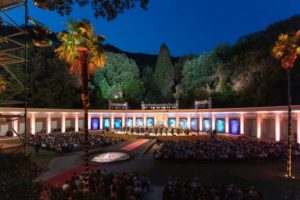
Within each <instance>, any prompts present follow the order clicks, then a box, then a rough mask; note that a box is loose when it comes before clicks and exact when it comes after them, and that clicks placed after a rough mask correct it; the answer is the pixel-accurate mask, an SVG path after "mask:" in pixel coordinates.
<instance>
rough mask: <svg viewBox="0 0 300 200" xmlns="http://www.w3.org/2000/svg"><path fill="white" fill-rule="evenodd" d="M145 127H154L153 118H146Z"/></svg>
mask: <svg viewBox="0 0 300 200" xmlns="http://www.w3.org/2000/svg"><path fill="white" fill-rule="evenodd" d="M147 126H154V118H153V117H148V118H147Z"/></svg>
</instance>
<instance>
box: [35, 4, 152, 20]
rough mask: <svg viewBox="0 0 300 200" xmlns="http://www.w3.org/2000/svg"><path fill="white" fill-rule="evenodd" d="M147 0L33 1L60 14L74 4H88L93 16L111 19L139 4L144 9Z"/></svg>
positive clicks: (67, 11) (69, 9)
mask: <svg viewBox="0 0 300 200" xmlns="http://www.w3.org/2000/svg"><path fill="white" fill-rule="evenodd" d="M148 2H149V0H117V1H113V0H65V1H62V0H34V3H35V4H36V5H37V6H38V7H41V8H45V9H50V10H56V11H57V12H58V13H59V14H61V15H69V14H70V13H71V12H72V10H73V6H74V5H78V6H80V7H83V6H86V5H90V6H91V7H92V9H93V10H94V15H95V17H103V18H105V19H107V20H112V19H114V18H116V17H117V16H118V14H122V13H124V12H125V11H126V10H128V9H131V8H134V7H135V6H136V5H139V6H140V7H141V8H143V9H146V7H147V4H148Z"/></svg>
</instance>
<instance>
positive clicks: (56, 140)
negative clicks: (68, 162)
mask: <svg viewBox="0 0 300 200" xmlns="http://www.w3.org/2000/svg"><path fill="white" fill-rule="evenodd" d="M88 137H89V143H90V146H91V147H94V146H97V147H103V146H107V145H111V144H116V143H118V142H120V141H121V140H122V139H121V138H113V137H105V136H102V135H91V134H90V135H89V136H88ZM28 142H29V144H31V145H34V146H35V147H36V151H38V150H37V149H38V148H39V147H41V148H44V149H47V150H54V151H56V152H57V153H59V154H63V153H69V152H73V151H79V150H82V149H83V145H84V134H83V133H81V132H65V133H61V132H60V133H59V132H54V133H50V134H46V133H37V134H35V135H30V136H29V138H28ZM37 153H38V152H37Z"/></svg>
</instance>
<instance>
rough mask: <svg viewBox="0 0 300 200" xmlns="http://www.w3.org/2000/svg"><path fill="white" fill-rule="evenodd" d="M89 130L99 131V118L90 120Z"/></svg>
mask: <svg viewBox="0 0 300 200" xmlns="http://www.w3.org/2000/svg"><path fill="white" fill-rule="evenodd" d="M91 129H92V130H99V129H100V120H99V118H92V119H91Z"/></svg>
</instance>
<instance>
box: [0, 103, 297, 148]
mask: <svg viewBox="0 0 300 200" xmlns="http://www.w3.org/2000/svg"><path fill="white" fill-rule="evenodd" d="M23 113H24V109H22V108H0V114H2V115H8V114H14V115H15V114H20V115H22V114H23ZM0 118H1V116H0ZM287 118H288V117H287V107H286V106H275V107H251V108H222V109H174V110H89V117H88V127H89V129H90V130H95V131H97V130H100V129H105V128H107V129H115V130H117V129H120V128H121V127H123V126H127V127H133V126H134V127H138V126H140V127H144V126H153V125H154V126H166V127H181V128H189V129H191V130H192V131H194V132H207V131H208V130H210V127H213V129H215V130H216V131H217V132H218V133H219V134H222V133H229V134H244V135H248V136H252V137H257V138H263V139H271V140H276V141H280V140H287V126H288V121H287ZM27 120H28V124H29V127H30V131H31V133H32V134H35V133H36V132H39V131H41V130H46V132H47V133H50V132H51V131H52V130H53V129H60V130H61V132H65V131H66V130H67V128H69V127H72V128H74V129H75V131H78V130H79V129H82V128H83V113H82V110H80V109H38V108H29V109H28V119H27ZM0 125H1V126H0V135H1V136H4V135H5V134H6V132H7V131H8V130H10V129H11V128H13V129H14V130H16V131H17V132H20V133H22V132H24V119H20V120H14V121H13V122H3V120H2V122H1V124H0ZM297 133H298V134H297ZM292 134H293V135H292V138H293V140H297V141H298V142H300V106H293V107H292Z"/></svg>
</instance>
